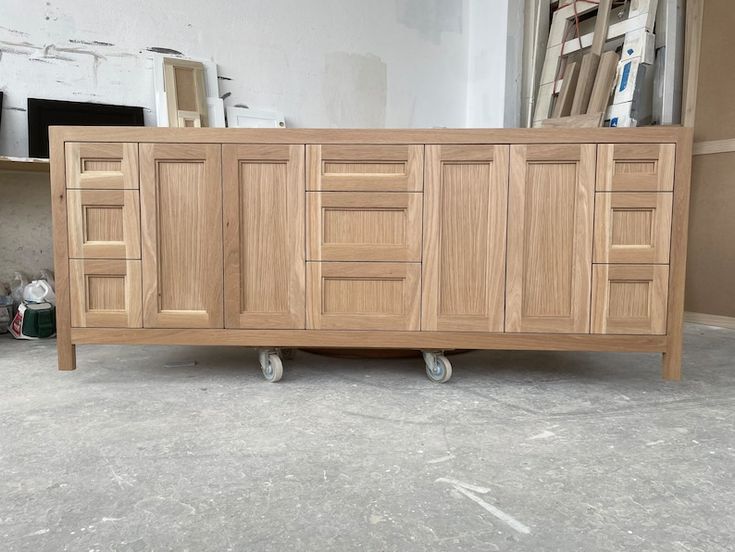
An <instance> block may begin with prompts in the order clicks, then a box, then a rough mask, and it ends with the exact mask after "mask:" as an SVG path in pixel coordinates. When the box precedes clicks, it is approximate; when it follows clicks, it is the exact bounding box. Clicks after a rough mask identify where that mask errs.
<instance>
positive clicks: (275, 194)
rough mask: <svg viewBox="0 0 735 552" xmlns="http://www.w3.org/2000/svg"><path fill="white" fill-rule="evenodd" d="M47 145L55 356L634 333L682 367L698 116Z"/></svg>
mask: <svg viewBox="0 0 735 552" xmlns="http://www.w3.org/2000/svg"><path fill="white" fill-rule="evenodd" d="M51 146H52V156H51V175H52V183H53V195H52V199H53V211H54V255H55V262H56V272H57V290H56V292H57V301H58V302H57V306H58V309H57V312H58V324H57V327H58V340H57V343H58V347H59V365H60V367H62V368H65V369H69V368H73V367H74V358H75V357H74V344H76V343H114V342H122V343H161V344H166V343H184V344H229V345H245V346H255V347H263V348H271V347H274V348H277V347H350V348H352V347H358V348H363V347H377V348H383V347H393V348H408V349H421V350H424V351H425V353H426V354H427V358H434V359H435V360H436V362H433V364H432V366H433V367H434V368H437V367H439V365H440V364H441V363H440V362H439V360H438V359H439V357H437V356H436V351H440V350H443V349H458V348H463V349H550V350H591V351H598V350H599V351H603V350H610V351H629V350H630V351H633V350H634V351H647V352H661V353H665V356H664V373H665V375H666V376H667V377H670V378H676V377H678V375H679V365H680V358H681V357H680V350H681V320H682V313H683V310H682V309H683V276H684V263H685V258H684V257H685V245H686V224H687V220H686V218H687V202H688V193H689V172H688V171H689V168H688V159H687V158H688V157H689V155H690V147H691V132H690V131H689V130H686V129H680V128H676V129H674V128H649V129H566V130H564V131H560V130H555V131H546V130H544V129H539V130H536V129H516V130H479V129H478V130H446V129H436V130H405V131H399V130H382V131H378V130H375V131H373V130H308V129H285V130H276V129H273V130H263V129H225V130H218V129H196V128H190V129H136V128H127V129H124V128H117V129H112V128H86V129H79V128H63V127H58V128H53V129H52V130H51ZM272 354H275V353H272ZM432 355H433V356H432ZM266 356H267V355H266ZM268 358H270V357H268ZM276 364H277V363H276ZM429 364H430V362H429V361H428V360H427V366H428V365H429ZM442 365H443V364H442ZM434 376H435V377H436V378H438V379H439V380H441V379H444V378H443V376H442V377H440V376H441V374H439V375H436V374H434Z"/></svg>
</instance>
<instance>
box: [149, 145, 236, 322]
mask: <svg viewBox="0 0 735 552" xmlns="http://www.w3.org/2000/svg"><path fill="white" fill-rule="evenodd" d="M140 176H141V179H140V206H141V241H142V246H143V247H142V253H143V256H142V268H143V326H144V327H147V328H222V327H223V315H222V270H223V265H222V181H221V146H220V145H219V144H140Z"/></svg>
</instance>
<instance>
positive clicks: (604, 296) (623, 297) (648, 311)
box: [592, 265, 669, 334]
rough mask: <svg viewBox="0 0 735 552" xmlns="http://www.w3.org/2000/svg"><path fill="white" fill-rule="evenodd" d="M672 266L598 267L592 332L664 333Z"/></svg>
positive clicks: (593, 293) (594, 273)
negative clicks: (670, 267) (670, 268)
mask: <svg viewBox="0 0 735 552" xmlns="http://www.w3.org/2000/svg"><path fill="white" fill-rule="evenodd" d="M668 287H669V267H668V266H666V265H595V267H594V272H593V289H592V333H603V334H665V333H666V301H667V298H668V295H667V293H668Z"/></svg>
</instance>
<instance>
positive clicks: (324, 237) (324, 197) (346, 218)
mask: <svg viewBox="0 0 735 552" xmlns="http://www.w3.org/2000/svg"><path fill="white" fill-rule="evenodd" d="M421 198H422V194H420V193H400V192H390V193H389V192H385V193H382V192H309V193H308V194H307V208H308V213H309V217H308V221H307V222H308V227H309V228H308V241H307V247H308V258H309V260H319V261H414V262H415V261H420V260H421Z"/></svg>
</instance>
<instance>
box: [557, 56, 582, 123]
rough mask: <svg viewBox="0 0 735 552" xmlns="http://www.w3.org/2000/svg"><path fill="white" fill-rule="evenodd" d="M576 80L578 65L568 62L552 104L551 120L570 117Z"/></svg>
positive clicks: (574, 62)
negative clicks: (559, 88)
mask: <svg viewBox="0 0 735 552" xmlns="http://www.w3.org/2000/svg"><path fill="white" fill-rule="evenodd" d="M578 78H579V63H578V62H576V61H568V62H567V65H566V67H565V68H564V80H563V81H562V83H561V90H559V94H558V96H557V97H556V101H555V102H554V109H553V111H552V112H551V118H552V119H557V118H559V117H566V116H568V115H571V113H572V102H573V101H574V91H575V90H576V89H577V79H578Z"/></svg>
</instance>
